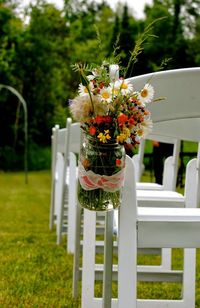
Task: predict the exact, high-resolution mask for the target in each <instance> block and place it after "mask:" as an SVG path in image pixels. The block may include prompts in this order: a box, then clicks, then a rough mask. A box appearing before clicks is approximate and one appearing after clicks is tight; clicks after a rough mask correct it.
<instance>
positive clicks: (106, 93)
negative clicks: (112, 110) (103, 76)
mask: <svg viewBox="0 0 200 308" xmlns="http://www.w3.org/2000/svg"><path fill="white" fill-rule="evenodd" d="M99 95H100V96H101V100H102V101H106V102H107V103H110V102H111V99H112V93H111V88H110V87H107V88H103V89H101V91H100V93H99Z"/></svg>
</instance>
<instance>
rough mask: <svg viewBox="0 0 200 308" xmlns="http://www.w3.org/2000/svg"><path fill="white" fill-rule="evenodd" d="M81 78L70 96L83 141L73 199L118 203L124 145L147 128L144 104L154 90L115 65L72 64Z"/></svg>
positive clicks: (103, 206) (100, 205)
mask: <svg viewBox="0 0 200 308" xmlns="http://www.w3.org/2000/svg"><path fill="white" fill-rule="evenodd" d="M74 68H75V70H77V71H79V73H80V77H81V83H80V85H79V88H78V95H77V96H76V97H75V98H74V99H72V100H71V101H70V110H71V113H72V116H73V118H74V120H75V121H78V122H80V123H81V127H82V132H83V142H82V145H81V151H80V157H79V183H78V200H79V203H80V205H81V206H82V207H85V208H87V209H90V210H95V211H106V210H111V209H115V208H117V207H118V206H119V205H120V202H121V192H122V187H123V182H124V170H125V168H124V167H125V149H124V145H128V144H132V145H133V146H136V145H137V144H139V143H140V139H141V138H143V137H144V136H145V135H146V133H147V132H148V131H149V130H150V129H151V127H152V120H151V116H150V112H149V111H148V109H147V107H146V106H147V105H148V103H150V102H151V101H152V100H153V97H154V89H153V87H152V86H151V85H150V84H149V83H147V84H145V85H144V87H143V88H142V89H139V90H137V89H135V88H134V84H132V83H131V81H129V80H128V79H125V78H123V77H120V78H119V66H118V65H107V64H105V63H103V64H102V65H100V66H93V65H91V66H87V65H85V66H82V65H81V64H76V65H75V66H74Z"/></svg>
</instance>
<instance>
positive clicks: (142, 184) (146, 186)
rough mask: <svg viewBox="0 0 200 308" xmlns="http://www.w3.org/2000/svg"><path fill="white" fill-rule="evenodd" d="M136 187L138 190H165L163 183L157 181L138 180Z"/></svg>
mask: <svg viewBox="0 0 200 308" xmlns="http://www.w3.org/2000/svg"><path fill="white" fill-rule="evenodd" d="M136 189H138V190H143V189H145V190H163V189H164V187H163V185H160V184H157V183H147V182H137V183H136Z"/></svg>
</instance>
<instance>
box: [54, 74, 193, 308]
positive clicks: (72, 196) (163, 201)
mask: <svg viewBox="0 0 200 308" xmlns="http://www.w3.org/2000/svg"><path fill="white" fill-rule="evenodd" d="M148 77H149V76H148ZM169 77H170V76H169ZM143 81H144V80H143ZM133 82H135V80H133ZM158 119H159V117H158ZM189 123H190V122H189ZM73 125H75V124H72V126H73ZM72 126H71V121H70V119H68V121H67V130H65V136H67V137H65V139H62V140H65V141H64V142H63V141H61V143H62V145H63V144H64V145H65V149H64V151H63V152H62V149H61V150H60V152H61V153H62V155H60V154H59V153H60V152H59V150H55V152H57V154H56V156H58V157H59V156H61V157H63V162H62V163H61V164H60V165H62V166H61V167H60V172H55V171H54V172H53V178H54V180H53V181H52V191H54V193H53V192H52V196H53V200H55V202H53V201H52V206H51V214H50V222H51V224H50V227H51V228H52V217H53V215H52V213H54V210H53V208H56V203H59V204H60V207H61V208H60V209H59V210H58V211H57V212H55V214H56V216H57V224H58V223H59V228H58V227H57V230H59V231H57V234H58V241H57V242H58V243H60V240H61V234H62V233H61V227H62V222H63V211H64V210H63V208H64V203H65V202H64V200H65V198H64V196H65V194H64V193H63V191H64V187H65V186H66V178H67V177H66V176H65V175H66V174H67V172H66V170H67V167H68V166H69V164H71V167H70V169H71V170H72V172H71V173H70V175H69V177H70V180H69V182H68V183H69V187H70V188H69V191H70V193H69V195H68V205H69V204H70V205H73V206H72V208H71V207H70V206H69V207H68V211H69V212H70V208H71V212H72V216H70V218H69V216H68V232H67V234H68V251H71V252H74V253H75V260H76V262H77V255H78V256H79V253H77V252H78V251H80V248H81V246H80V228H79V227H80V217H81V211H80V209H79V210H78V212H76V209H78V207H77V204H76V176H75V175H76V157H75V156H73V154H72V153H71V154H70V152H74V151H75V152H76V153H77V151H78V150H79V144H80V127H79V137H78V142H77V143H76V146H77V145H78V147H77V148H76V150H75V148H73V146H72V147H71V146H70V140H71V142H72V143H73V141H74V138H75V134H74V133H72V130H71V129H72ZM161 128H163V126H161ZM55 131H56V128H55V129H54V133H55ZM167 132H168V129H167ZM58 134H59V130H58ZM53 136H54V134H53ZM70 136H71V137H70ZM158 136H160V137H158ZM180 136H181V137H182V139H184V138H185V136H184V134H182V135H180ZM177 137H179V135H178V136H177V135H176V134H175V135H173V133H171V135H170V137H169V136H166V130H165V133H164V134H163V135H162V133H161V134H160V130H158V134H156V130H155V131H154V135H152V138H153V139H159V138H160V139H159V140H162V141H163V139H164V138H166V139H167V138H168V140H171V141H175V142H176V143H175V147H174V149H175V150H174V155H173V157H172V158H170V159H169V160H168V161H170V163H169V164H168V168H167V169H166V170H167V171H169V169H170V167H169V166H171V168H172V169H171V170H172V172H171V171H170V172H168V174H170V175H172V174H174V176H175V180H173V179H172V177H171V181H169V185H171V186H174V183H175V182H176V174H177V165H178V164H177V160H178V155H177V151H178V147H179V144H180V141H179V139H180V137H179V138H177ZM53 138H54V137H53ZM55 139H56V137H55ZM60 139H61V138H60ZM196 141H197V140H196ZM53 144H54V139H53ZM54 147H55V145H54V146H52V149H54ZM53 153H54V150H53ZM66 153H67V154H66ZM53 157H55V155H53ZM73 157H74V158H73ZM69 158H71V159H69ZM60 160H62V159H60ZM52 161H53V160H52ZM58 161H59V158H58ZM56 164H59V163H58V162H57V163H55V162H54V163H53V166H52V170H53V169H54V170H57V169H56V167H55V165H56ZM64 165H65V166H64ZM127 165H130V162H129V160H127ZM173 167H175V168H174V169H173ZM130 169H133V167H131V166H130ZM193 169H195V168H193ZM63 170H65V172H63ZM193 171H194V170H193ZM59 173H60V174H61V176H59V175H58V174H59ZM133 173H134V171H133ZM55 174H56V176H54V175H55ZM132 176H133V174H132ZM59 178H62V179H60V183H61V186H60V187H61V190H62V192H60V191H59V189H58V188H57V189H54V188H55V185H56V183H57V182H58V179H59ZM129 180H130V178H129ZM172 183H173V184H172ZM139 185H140V184H138V183H137V185H136V187H138V186H139ZM163 186H164V185H163ZM163 188H164V187H159V189H160V190H162V192H161V191H160V192H159V193H158V191H154V192H152V191H146V192H144V191H138V190H137V202H138V206H139V208H140V207H141V206H145V207H146V206H148V207H149V206H152V205H154V206H155V205H156V206H158V207H161V206H165V207H166V206H170V207H171V206H173V207H177V206H182V207H183V206H188V207H191V206H192V207H193V206H194V205H195V204H196V203H195V202H194V200H192V199H191V198H193V196H194V195H195V196H196V193H195V194H194V195H192V194H191V198H190V197H189V195H188V191H190V192H191V187H190V186H189V189H187V193H186V194H185V196H181V195H180V194H177V193H176V192H169V191H168V192H167V193H166V191H165V190H164V189H163ZM69 191H68V192H69ZM125 191H126V190H125ZM56 194H57V195H56ZM170 195H171V199H170ZM60 196H61V199H62V201H61V202H60V200H59V198H60ZM58 200H59V201H58ZM133 200H134V199H133ZM176 200H178V201H176ZM175 201H176V202H175ZM145 210H146V209H145ZM120 211H121V210H120ZM157 211H158V212H159V211H160V209H159V210H157ZM86 213H87V211H86ZM68 215H69V213H68ZM75 215H77V217H79V223H78V224H77V225H76V226H75V225H74V223H75V221H76V220H75ZM91 215H93V218H92V219H96V215H95V214H94V213H87V214H84V227H85V228H84V230H85V231H84V232H85V233H84V244H83V250H84V251H87V252H88V251H90V256H88V255H87V254H86V252H85V254H86V256H84V254H83V277H84V271H86V273H88V272H89V271H88V266H89V264H88V262H89V261H87V264H85V263H84V262H85V261H84V260H91V258H92V250H91V249H90V248H89V249H88V246H87V238H88V239H90V240H89V242H90V246H89V247H91V245H93V244H94V242H93V241H91V238H90V237H91V236H93V237H95V233H96V228H97V227H96V221H95V223H92V219H91V217H90V216H91ZM109 215H110V214H108V215H106V217H107V216H108V217H109ZM87 216H88V217H90V218H89V221H88V220H87ZM94 216H95V218H94ZM59 217H60V218H59ZM106 219H107V218H106ZM106 221H107V220H106ZM107 223H108V225H109V228H108V229H109V230H110V232H111V234H110V235H109V236H110V238H112V236H113V224H112V223H111V222H109V219H108V221H107ZM70 224H73V227H72V228H71V230H72V233H71V234H73V236H71V235H70V232H69V231H70V228H69V225H70ZM92 226H93V227H94V226H95V232H92V233H91V232H90V234H88V232H89V230H90V228H91V227H92ZM120 226H121V225H120ZM106 228H107V226H106ZM106 230H107V229H106ZM93 231H94V230H93ZM119 234H120V232H119ZM119 236H120V235H119ZM70 238H71V239H72V241H70ZM70 242H71V246H69V243H70ZM94 245H95V246H96V240H95V244H94ZM106 247H107V245H106ZM151 247H152V248H153V246H151ZM155 247H156V246H155ZM159 247H160V248H162V247H164V246H159ZM84 251H83V253H84ZM94 253H95V252H94ZM111 256H112V254H111V253H110V251H109V249H108V251H107V252H106V253H105V259H106V258H108V260H109V259H110V258H111ZM167 258H168V261H167V264H168V268H165V271H166V270H170V267H171V258H170V254H169V253H168V257H167ZM106 260H107V259H106ZM166 260H167V259H166ZM169 260H170V261H169ZM93 262H94V260H93V261H91V262H90V270H91V267H92V265H93ZM110 262H111V261H110ZM185 264H188V265H189V266H190V273H187V272H188V271H186V268H184V277H187V279H186V278H184V295H185V294H186V290H187V293H188V294H190V305H191V306H190V307H194V305H193V303H194V279H195V278H194V277H195V275H194V273H195V251H194V250H192V251H190V253H187V251H186V252H185ZM94 267H95V266H94ZM108 267H109V266H106V267H105V268H106V270H105V271H104V272H105V273H106V272H107V268H108ZM92 270H94V268H92ZM138 270H139V268H138ZM150 270H151V271H152V272H154V273H155V271H158V269H157V270H156V268H155V267H154V268H153V269H152V267H150ZM159 270H160V269H159ZM162 270H163V269H162ZM141 271H143V272H144V268H140V272H141ZM75 273H76V274H77V275H74V276H75V279H74V283H75V286H76V284H77V279H78V275H79V266H78V267H77V264H76V266H75ZM86 275H87V274H86ZM162 275H163V274H162ZM87 276H88V275H87ZM106 277H107V276H106ZM163 277H164V275H163ZM84 279H85V278H83V281H82V285H83V287H82V290H83V291H82V307H96V306H91V305H93V304H94V303H93V302H92V304H91V303H90V304H88V303H89V302H87V301H86V304H84V302H85V299H84V298H85V297H88V294H87V293H85V291H84V290H85V288H87V287H86V286H87V285H88V282H87V281H88V280H87V279H86V281H85V280H84ZM88 279H89V278H88ZM105 281H106V279H105V278H104V285H105V286H106V287H105V288H104V289H105V290H108V288H107V285H108V284H110V280H109V279H107V283H106V282H105ZM186 281H188V283H186ZM92 283H93V282H91V281H90V283H89V285H90V289H91V288H92ZM189 286H190V287H189ZM87 290H88V288H87ZM106 294H109V292H105V298H107V297H108V299H107V300H105V305H108V302H109V301H110V299H109V297H110V296H107V295H106ZM185 297H187V296H185ZM89 298H90V300H91V298H93V295H91V293H90V296H89V297H88V300H89ZM184 301H185V299H184ZM98 302H101V301H98ZM114 302H115V301H114ZM187 303H188V302H187ZM176 304H177V303H175V305H176ZM88 305H89V306H88ZM105 305H104V307H109V306H105ZM172 306H173V304H172ZM97 307H98V306H97ZM120 307H125V306H120ZM127 307H128V306H127ZM130 307H131V306H130ZM142 307H143V306H142ZM153 307H156V306H153ZM159 307H160V306H159ZM161 307H164V306H161ZM170 307H171V306H170ZM174 307H175V306H174ZM176 307H179V306H176ZM180 307H186V306H184V304H183V306H180Z"/></svg>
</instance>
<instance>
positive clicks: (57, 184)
mask: <svg viewBox="0 0 200 308" xmlns="http://www.w3.org/2000/svg"><path fill="white" fill-rule="evenodd" d="M52 144H53V146H52V152H53V154H52V157H53V163H52V170H53V172H52V173H53V174H52V192H51V193H52V195H51V209H50V226H52V225H53V221H54V219H55V217H56V233H57V244H60V243H61V239H62V234H63V233H65V234H67V233H69V232H70V231H71V230H74V226H73V225H72V223H73V219H70V218H69V217H70V215H71V214H72V213H71V211H68V203H69V202H70V200H69V184H70V183H69V158H70V151H73V152H74V153H79V149H80V124H79V123H72V120H71V118H67V121H66V128H62V129H60V128H59V127H58V126H56V127H55V128H54V130H53V142H52ZM74 176H76V175H74ZM71 177H72V174H71ZM72 183H73V182H72ZM69 238H70V237H69Z"/></svg>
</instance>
